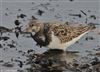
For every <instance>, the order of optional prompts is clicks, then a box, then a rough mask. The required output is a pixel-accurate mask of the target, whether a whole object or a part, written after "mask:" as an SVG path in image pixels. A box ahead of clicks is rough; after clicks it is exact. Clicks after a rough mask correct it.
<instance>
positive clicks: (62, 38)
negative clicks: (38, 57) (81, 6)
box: [25, 20, 95, 51]
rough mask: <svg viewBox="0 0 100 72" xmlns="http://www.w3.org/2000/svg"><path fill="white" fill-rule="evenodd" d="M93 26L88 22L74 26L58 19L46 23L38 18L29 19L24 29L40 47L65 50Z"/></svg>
mask: <svg viewBox="0 0 100 72" xmlns="http://www.w3.org/2000/svg"><path fill="white" fill-rule="evenodd" d="M94 28H95V26H94V25H90V24H87V25H79V26H77V27H75V26H72V25H69V24H65V23H62V22H58V21H54V22H47V23H46V22H41V21H39V20H31V21H30V22H29V23H28V25H27V27H26V29H25V31H26V32H30V33H31V36H32V38H33V39H34V40H35V41H36V42H37V45H39V46H40V47H42V46H44V47H47V48H50V49H61V50H64V51H65V50H66V49H67V48H68V47H69V46H71V45H72V44H74V43H75V42H76V41H78V40H79V39H80V38H81V37H82V36H84V35H85V34H86V33H88V32H89V31H90V30H92V29H94ZM33 33H34V34H33Z"/></svg>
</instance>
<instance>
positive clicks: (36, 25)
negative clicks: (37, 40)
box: [25, 20, 43, 34]
mask: <svg viewBox="0 0 100 72" xmlns="http://www.w3.org/2000/svg"><path fill="white" fill-rule="evenodd" d="M42 25H43V23H42V22H39V21H37V20H31V21H30V22H29V23H28V25H27V26H26V29H25V32H28V33H34V34H36V33H37V32H39V31H40V30H41V27H42Z"/></svg>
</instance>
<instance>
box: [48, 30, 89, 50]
mask: <svg viewBox="0 0 100 72" xmlns="http://www.w3.org/2000/svg"><path fill="white" fill-rule="evenodd" d="M88 32H89V31H87V32H85V33H83V34H81V35H80V36H78V37H76V38H74V39H72V40H71V41H69V42H66V43H61V42H60V40H59V39H58V37H57V36H54V34H52V37H51V38H52V41H51V42H50V44H49V45H48V46H47V47H49V48H51V49H62V50H64V51H65V50H66V49H67V48H68V47H69V46H71V45H72V44H74V43H75V42H76V41H78V40H79V39H80V38H81V37H82V36H84V35H85V34H86V33H88Z"/></svg>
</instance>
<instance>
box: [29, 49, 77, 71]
mask: <svg viewBox="0 0 100 72" xmlns="http://www.w3.org/2000/svg"><path fill="white" fill-rule="evenodd" d="M78 57H79V55H78V54H77V52H71V51H66V52H64V51H62V50H58V49H51V50H48V51H46V52H44V53H43V54H33V55H31V56H30V57H29V63H30V64H31V69H28V70H30V72H33V71H38V72H52V71H53V72H63V71H64V70H66V69H69V68H70V63H72V62H73V61H74V60H76V59H77V58H78Z"/></svg>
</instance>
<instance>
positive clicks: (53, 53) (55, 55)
mask: <svg viewBox="0 0 100 72" xmlns="http://www.w3.org/2000/svg"><path fill="white" fill-rule="evenodd" d="M77 53H78V52H76V51H66V52H65V51H62V50H58V49H51V50H48V51H47V52H44V53H43V54H44V55H45V56H46V57H47V58H48V59H50V58H51V59H54V60H55V59H58V60H60V61H66V62H68V63H69V62H73V60H75V59H77V58H78V57H79V55H78V54H77Z"/></svg>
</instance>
